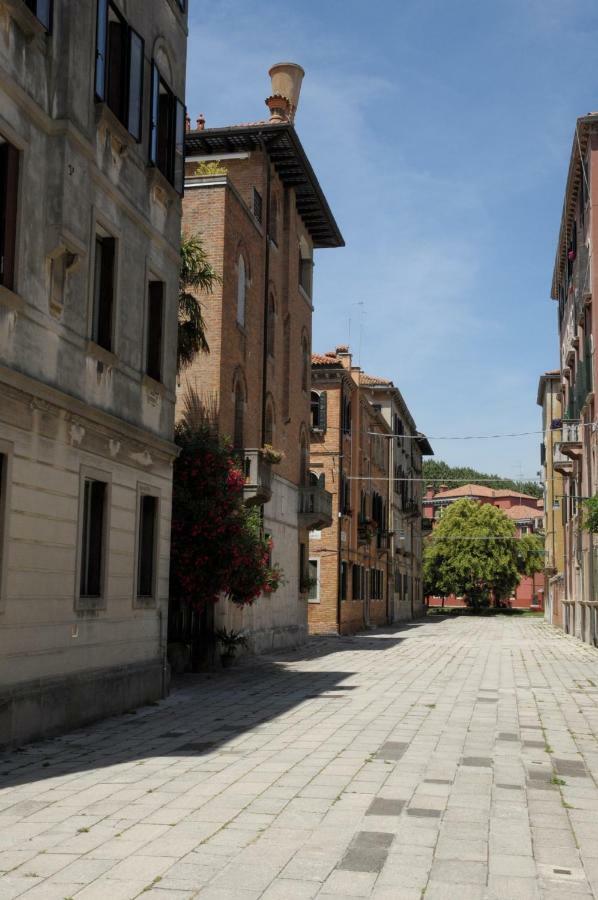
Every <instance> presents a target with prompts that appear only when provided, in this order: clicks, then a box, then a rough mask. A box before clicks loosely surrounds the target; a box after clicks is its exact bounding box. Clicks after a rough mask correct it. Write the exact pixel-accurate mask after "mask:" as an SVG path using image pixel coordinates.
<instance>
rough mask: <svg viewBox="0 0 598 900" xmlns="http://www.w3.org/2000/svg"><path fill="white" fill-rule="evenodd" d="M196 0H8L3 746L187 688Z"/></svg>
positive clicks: (3, 65) (0, 361)
mask: <svg viewBox="0 0 598 900" xmlns="http://www.w3.org/2000/svg"><path fill="white" fill-rule="evenodd" d="M186 43H187V23H186V9H185V3H184V2H183V0H160V2H155V3H152V4H151V10H150V11H148V4H147V3H145V2H144V0H109V2H108V0H94V2H90V3H83V4H77V12H76V15H75V14H74V10H73V5H72V4H71V3H68V2H66V0H54V2H53V3H49V2H44V0H30V2H27V3H25V2H22V0H3V2H2V3H0V185H1V188H0V257H1V268H0V475H1V480H0V685H1V688H0V735H1V738H0V740H1V741H8V742H10V741H23V740H26V739H29V738H32V737H36V736H41V735H48V734H51V733H53V732H56V731H58V730H60V729H63V728H66V727H72V726H75V725H79V724H82V723H83V722H85V721H88V720H91V719H93V718H96V717H98V716H100V715H105V714H109V713H114V712H118V711H122V710H123V709H126V708H128V707H131V706H134V705H135V704H139V703H141V702H144V701H147V700H150V699H152V698H155V697H159V696H161V695H162V694H163V692H164V691H165V689H166V682H165V679H166V675H167V673H166V668H165V637H166V634H165V624H166V607H167V602H168V564H169V541H170V500H171V472H172V460H173V458H174V454H175V448H174V446H173V443H172V437H173V422H174V401H175V368H176V330H177V285H178V268H179V239H180V238H179V236H180V218H181V201H180V193H181V191H182V188H183V170H182V160H183V155H182V154H183V133H184V106H183V102H184V91H185V57H186Z"/></svg>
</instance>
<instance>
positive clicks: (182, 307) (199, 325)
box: [177, 234, 222, 372]
mask: <svg viewBox="0 0 598 900" xmlns="http://www.w3.org/2000/svg"><path fill="white" fill-rule="evenodd" d="M221 283H222V278H221V277H220V275H218V273H217V272H216V271H215V269H214V268H213V267H212V265H211V263H210V261H209V259H208V255H207V253H206V250H205V247H204V245H203V241H202V239H201V237H200V235H198V234H190V235H183V236H182V238H181V271H180V276H179V333H178V346H177V371H178V372H182V371H183V369H186V368H187V367H188V366H190V365H191V363H192V362H193V360H194V359H195V357H196V356H197V354H198V353H209V352H210V348H209V345H208V341H207V338H206V324H205V321H204V318H203V313H202V309H201V304H200V302H199V300H198V299H197V297H196V296H195V294H194V293H193V292H194V291H204V292H205V293H208V294H211V293H212V291H213V290H214V287H215V285H216V284H221Z"/></svg>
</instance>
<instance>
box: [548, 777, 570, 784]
mask: <svg viewBox="0 0 598 900" xmlns="http://www.w3.org/2000/svg"><path fill="white" fill-rule="evenodd" d="M550 783H551V784H567V782H566V781H565V779H564V778H557V776H556V775H553V776H552V778H551V779H550Z"/></svg>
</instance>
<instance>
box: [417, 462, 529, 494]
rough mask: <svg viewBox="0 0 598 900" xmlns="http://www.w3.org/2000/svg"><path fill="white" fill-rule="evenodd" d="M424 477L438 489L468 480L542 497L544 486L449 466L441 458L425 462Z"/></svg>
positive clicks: (454, 485)
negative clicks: (441, 486)
mask: <svg viewBox="0 0 598 900" xmlns="http://www.w3.org/2000/svg"><path fill="white" fill-rule="evenodd" d="M423 478H424V480H425V481H429V482H430V483H431V484H432V485H433V486H434V488H435V489H436V490H438V489H439V488H440V485H441V484H442V485H446V487H447V488H455V487H461V486H462V485H463V484H465V483H466V482H469V483H470V484H483V485H485V486H486V487H489V488H496V489H503V488H504V489H506V490H512V491H516V492H518V493H522V494H528V495H529V496H530V497H541V496H542V493H543V492H542V488H541V487H540V485H539V484H536V483H535V482H534V481H513V479H512V478H501V477H500V475H492V474H488V473H487V472H478V471H477V470H476V469H471V468H470V467H469V466H449V465H448V463H445V462H442V460H440V459H426V460H424V464H423Z"/></svg>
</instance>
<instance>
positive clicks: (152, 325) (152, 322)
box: [145, 281, 164, 381]
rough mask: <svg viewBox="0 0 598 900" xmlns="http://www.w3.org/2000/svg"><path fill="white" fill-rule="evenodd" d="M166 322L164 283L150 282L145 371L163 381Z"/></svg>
mask: <svg viewBox="0 0 598 900" xmlns="http://www.w3.org/2000/svg"><path fill="white" fill-rule="evenodd" d="M163 320H164V282H162V281H150V283H149V289H148V298H147V347H146V360H145V371H146V372H147V374H148V375H149V376H150V378H154V379H155V380H156V381H161V380H162V343H163V339H162V323H163Z"/></svg>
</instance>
